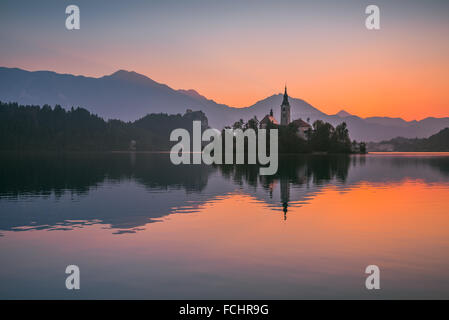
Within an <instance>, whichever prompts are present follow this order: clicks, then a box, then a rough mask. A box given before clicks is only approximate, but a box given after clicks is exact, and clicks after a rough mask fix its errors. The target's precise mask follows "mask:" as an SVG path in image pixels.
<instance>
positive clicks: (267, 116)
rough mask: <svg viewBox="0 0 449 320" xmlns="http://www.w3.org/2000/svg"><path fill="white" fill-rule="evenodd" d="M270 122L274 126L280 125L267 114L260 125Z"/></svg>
mask: <svg viewBox="0 0 449 320" xmlns="http://www.w3.org/2000/svg"><path fill="white" fill-rule="evenodd" d="M268 122H271V123H273V124H278V122H277V120H276V119H275V118H274V117H273V116H271V115H268V114H267V115H266V116H265V117H264V118H263V119H262V120H261V121H260V123H268Z"/></svg>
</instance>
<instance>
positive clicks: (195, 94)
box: [178, 89, 208, 100]
mask: <svg viewBox="0 0 449 320" xmlns="http://www.w3.org/2000/svg"><path fill="white" fill-rule="evenodd" d="M178 92H181V93H184V94H186V95H188V96H190V97H193V98H199V99H206V100H208V99H207V98H206V97H205V96H203V95H201V94H200V93H199V92H198V91H196V90H194V89H187V90H185V89H179V90H178Z"/></svg>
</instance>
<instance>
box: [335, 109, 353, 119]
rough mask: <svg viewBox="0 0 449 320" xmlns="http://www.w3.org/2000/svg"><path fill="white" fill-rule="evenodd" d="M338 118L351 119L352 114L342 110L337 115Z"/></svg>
mask: <svg viewBox="0 0 449 320" xmlns="http://www.w3.org/2000/svg"><path fill="white" fill-rule="evenodd" d="M337 116H339V117H340V118H346V117H351V116H352V114H350V113H349V112H347V111H346V110H340V111H339V112H338V113H337Z"/></svg>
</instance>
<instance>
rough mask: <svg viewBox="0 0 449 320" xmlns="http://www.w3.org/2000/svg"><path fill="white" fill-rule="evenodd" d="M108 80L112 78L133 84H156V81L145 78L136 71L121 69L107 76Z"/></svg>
mask: <svg viewBox="0 0 449 320" xmlns="http://www.w3.org/2000/svg"><path fill="white" fill-rule="evenodd" d="M105 77H106V78H112V79H119V80H125V81H132V82H141V83H148V82H151V83H156V82H155V81H154V80H152V79H150V78H148V77H147V76H144V75H143V74H140V73H137V72H134V71H128V70H123V69H120V70H118V71H116V72H114V73H112V74H111V75H109V76H105Z"/></svg>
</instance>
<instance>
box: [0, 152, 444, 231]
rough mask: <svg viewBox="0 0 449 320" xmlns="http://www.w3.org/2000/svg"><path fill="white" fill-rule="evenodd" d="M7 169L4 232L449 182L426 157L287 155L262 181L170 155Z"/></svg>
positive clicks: (58, 160)
mask: <svg viewBox="0 0 449 320" xmlns="http://www.w3.org/2000/svg"><path fill="white" fill-rule="evenodd" d="M1 163H2V166H1V167H0V209H1V210H0V212H1V213H0V230H29V229H30V228H31V229H49V230H53V229H60V230H65V229H72V228H74V227H80V226H82V225H83V224H89V223H93V222H98V223H102V224H107V225H110V226H111V227H112V228H116V229H121V230H119V231H118V232H117V233H125V232H135V231H136V230H138V229H137V227H139V226H143V225H145V224H147V223H149V222H152V221H156V220H155V219H157V218H160V217H163V216H166V215H168V214H170V213H179V212H194V211H197V210H198V208H199V207H200V206H202V205H203V204H205V203H206V202H210V201H214V200H215V199H216V198H218V197H220V196H223V195H226V194H229V193H233V192H236V191H238V192H243V193H246V194H249V195H251V196H253V197H254V198H255V199H257V200H259V201H263V202H264V203H266V205H267V206H269V207H270V208H272V209H273V210H275V211H279V213H280V214H281V212H282V210H283V211H284V212H286V211H287V210H288V207H289V206H298V205H302V204H304V203H307V201H308V199H310V198H313V197H314V196H315V195H316V193H319V192H320V190H321V189H322V188H323V187H324V186H327V185H330V184H331V185H336V186H337V187H338V188H349V187H351V186H352V185H355V184H358V183H359V182H361V181H367V182H371V183H375V182H380V183H385V182H395V181H402V180H403V179H405V178H410V179H420V180H424V181H425V182H447V181H448V180H449V158H448V157H423V156H421V157H394V156H377V155H375V156H371V155H367V156H352V157H351V156H318V155H307V156H295V157H286V158H282V159H280V162H279V170H278V173H277V174H276V175H274V176H259V173H258V172H259V170H258V168H257V167H256V166H219V167H212V166H205V165H190V166H174V165H172V164H171V163H170V161H169V156H168V154H139V153H138V154H95V155H92V154H90V155H79V154H78V155H70V156H68V155H65V156H64V155H60V156H44V155H40V156H36V155H33V156H32V157H31V156H17V155H15V156H12V155H8V156H6V155H2V156H1ZM18 204H20V205H18Z"/></svg>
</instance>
